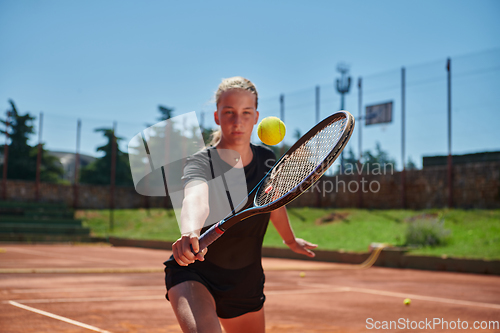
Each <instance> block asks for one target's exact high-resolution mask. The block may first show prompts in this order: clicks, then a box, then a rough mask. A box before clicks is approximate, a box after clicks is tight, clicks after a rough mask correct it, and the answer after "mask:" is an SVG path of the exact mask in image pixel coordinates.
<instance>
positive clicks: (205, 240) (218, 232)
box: [199, 222, 225, 252]
mask: <svg viewBox="0 0 500 333" xmlns="http://www.w3.org/2000/svg"><path fill="white" fill-rule="evenodd" d="M220 224H221V223H220V222H218V223H216V224H214V225H213V226H211V227H210V229H208V230H207V231H205V232H204V233H203V235H201V237H200V238H199V242H200V252H201V251H203V250H204V249H206V248H207V247H208V246H209V245H210V244H212V243H213V242H215V241H216V240H217V239H218V238H219V237H220V236H222V234H223V233H224V231H225V230H223V229H222V228H220Z"/></svg>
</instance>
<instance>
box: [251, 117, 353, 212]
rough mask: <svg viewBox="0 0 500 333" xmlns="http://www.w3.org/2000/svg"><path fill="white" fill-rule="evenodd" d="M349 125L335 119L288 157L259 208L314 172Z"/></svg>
mask: <svg viewBox="0 0 500 333" xmlns="http://www.w3.org/2000/svg"><path fill="white" fill-rule="evenodd" d="M346 124H347V118H345V117H342V118H340V117H339V118H336V119H333V120H332V122H330V123H329V124H328V125H326V126H325V127H324V128H323V129H321V130H320V131H319V132H318V133H316V134H315V135H314V136H312V137H311V138H310V139H309V140H307V141H306V142H304V143H303V144H302V145H301V146H300V147H299V148H297V149H296V150H295V151H294V152H292V154H290V155H289V156H288V157H285V158H284V159H283V160H282V162H281V163H280V164H279V165H278V166H277V168H276V170H273V171H272V172H271V175H270V176H269V177H267V179H266V182H265V184H264V185H263V186H261V187H260V190H259V193H258V194H257V197H256V204H257V205H258V206H264V205H267V204H269V203H271V202H273V201H276V200H278V199H279V198H281V197H283V196H284V195H285V194H287V193H288V192H290V191H291V190H293V189H294V188H295V187H297V186H298V185H299V184H300V183H302V182H303V181H304V180H305V179H306V178H307V177H308V176H309V175H310V174H311V173H313V172H315V170H316V169H317V168H318V167H319V166H320V164H321V163H322V162H323V161H324V160H325V159H326V157H327V156H328V155H329V154H330V153H331V152H332V150H333V149H334V148H335V146H336V145H337V143H338V141H339V139H340V137H341V136H342V134H343V132H344V129H345V127H346ZM325 171H326V169H325V170H322V169H321V170H317V171H316V172H318V173H321V174H323V173H324V172H325ZM302 190H306V189H302Z"/></svg>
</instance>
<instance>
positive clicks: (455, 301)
mask: <svg viewBox="0 0 500 333" xmlns="http://www.w3.org/2000/svg"><path fill="white" fill-rule="evenodd" d="M346 289H347V291H354V292H358V293H365V294H372V295H381V296H391V297H399V298H413V299H418V300H422V301H431V302H440V303H448V304H455V305H467V306H479V307H483V308H490V309H500V304H492V303H482V302H471V301H462V300H458V299H451V298H441V297H432V296H422V295H413V294H407V293H396V292H392V291H381V290H373V289H365V288H355V287H346Z"/></svg>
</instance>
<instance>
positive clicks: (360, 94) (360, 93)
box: [357, 77, 363, 208]
mask: <svg viewBox="0 0 500 333" xmlns="http://www.w3.org/2000/svg"><path fill="white" fill-rule="evenodd" d="M362 101H363V90H362V79H361V77H360V78H358V113H359V117H358V119H359V124H358V126H357V128H358V130H359V142H358V145H359V148H358V149H359V157H358V166H359V168H358V170H357V171H358V190H359V193H358V206H359V208H363V189H362V188H361V181H362V179H361V178H362V176H361V174H362V173H363V171H362V170H363V168H362V166H363V164H362V162H361V159H362V157H363V146H362V135H361V129H362V128H363V102H362Z"/></svg>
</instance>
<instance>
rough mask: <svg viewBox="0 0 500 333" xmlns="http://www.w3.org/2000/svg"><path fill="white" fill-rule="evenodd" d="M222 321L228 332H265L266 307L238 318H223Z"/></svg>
mask: <svg viewBox="0 0 500 333" xmlns="http://www.w3.org/2000/svg"><path fill="white" fill-rule="evenodd" d="M220 322H221V323H222V326H224V329H225V330H226V332H227V333H264V332H265V331H266V321H265V317H264V308H262V309H260V310H259V311H256V312H249V313H245V314H244V315H241V316H239V317H236V318H231V319H222V318H221V319H220Z"/></svg>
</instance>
